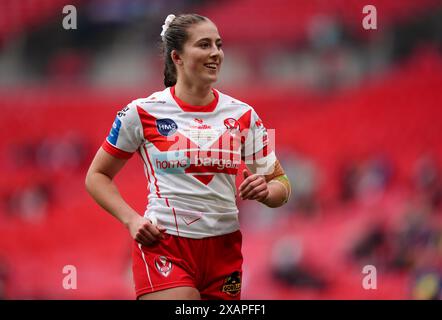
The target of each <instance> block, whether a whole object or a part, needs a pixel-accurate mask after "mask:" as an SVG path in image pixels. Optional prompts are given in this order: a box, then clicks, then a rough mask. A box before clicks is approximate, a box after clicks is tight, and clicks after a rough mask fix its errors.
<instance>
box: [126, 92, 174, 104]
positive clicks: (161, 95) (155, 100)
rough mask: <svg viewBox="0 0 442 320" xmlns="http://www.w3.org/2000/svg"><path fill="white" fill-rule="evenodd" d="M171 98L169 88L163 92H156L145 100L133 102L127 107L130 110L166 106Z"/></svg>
mask: <svg viewBox="0 0 442 320" xmlns="http://www.w3.org/2000/svg"><path fill="white" fill-rule="evenodd" d="M169 96H170V93H169V88H166V89H164V90H163V91H157V92H154V93H152V94H151V95H149V96H147V97H145V98H138V99H135V100H132V102H130V103H129V104H128V105H127V106H128V107H129V108H137V107H139V108H142V109H150V108H154V107H156V106H159V105H164V104H166V103H167V101H168V100H170V98H169Z"/></svg>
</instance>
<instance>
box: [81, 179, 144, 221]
mask: <svg viewBox="0 0 442 320" xmlns="http://www.w3.org/2000/svg"><path fill="white" fill-rule="evenodd" d="M86 190H87V191H88V192H89V194H90V195H91V196H92V198H93V199H94V200H95V201H96V202H97V203H98V204H99V205H100V206H101V207H102V208H103V209H104V210H106V211H107V212H109V213H110V214H112V215H113V216H114V217H115V218H117V219H118V220H119V221H120V222H122V223H123V224H124V225H125V226H126V227H127V226H128V224H129V222H130V221H131V220H133V219H134V218H137V217H139V214H138V213H137V212H136V211H135V210H134V209H132V208H131V207H130V206H129V205H128V204H127V203H126V201H124V199H123V197H122V196H121V194H120V192H119V191H118V188H117V186H116V185H115V184H114V182H113V181H112V179H111V178H109V177H108V176H106V175H105V174H102V173H99V172H93V173H90V174H88V175H87V178H86Z"/></svg>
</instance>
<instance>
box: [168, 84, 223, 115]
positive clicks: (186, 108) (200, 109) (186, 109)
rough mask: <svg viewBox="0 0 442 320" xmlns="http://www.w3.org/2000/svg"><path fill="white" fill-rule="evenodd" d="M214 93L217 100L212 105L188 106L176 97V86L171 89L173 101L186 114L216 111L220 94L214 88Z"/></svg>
mask: <svg viewBox="0 0 442 320" xmlns="http://www.w3.org/2000/svg"><path fill="white" fill-rule="evenodd" d="M212 92H213V94H214V96H215V99H213V101H212V102H211V103H209V104H208V105H206V106H193V105H191V104H188V103H186V102H184V101H183V100H181V99H180V98H178V97H177V96H176V95H175V86H173V87H170V93H171V94H172V97H173V99H174V100H175V102H176V103H177V104H178V106H179V107H180V108H181V109H183V111H184V112H212V111H214V110H215V108H216V106H217V105H218V100H219V95H218V92H217V91H216V90H215V89H213V88H212Z"/></svg>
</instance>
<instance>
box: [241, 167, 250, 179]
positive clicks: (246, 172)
mask: <svg viewBox="0 0 442 320" xmlns="http://www.w3.org/2000/svg"><path fill="white" fill-rule="evenodd" d="M242 176H243V177H244V180H245V179H247V177H248V176H249V172H248V171H247V170H246V169H244V170H243V171H242Z"/></svg>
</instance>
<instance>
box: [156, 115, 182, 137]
mask: <svg viewBox="0 0 442 320" xmlns="http://www.w3.org/2000/svg"><path fill="white" fill-rule="evenodd" d="M156 124H157V130H158V132H159V133H160V134H161V135H162V136H165V137H167V136H171V135H173V134H174V133H175V132H176V130H177V129H178V126H177V124H176V123H175V121H173V120H172V119H157V120H156Z"/></svg>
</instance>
